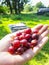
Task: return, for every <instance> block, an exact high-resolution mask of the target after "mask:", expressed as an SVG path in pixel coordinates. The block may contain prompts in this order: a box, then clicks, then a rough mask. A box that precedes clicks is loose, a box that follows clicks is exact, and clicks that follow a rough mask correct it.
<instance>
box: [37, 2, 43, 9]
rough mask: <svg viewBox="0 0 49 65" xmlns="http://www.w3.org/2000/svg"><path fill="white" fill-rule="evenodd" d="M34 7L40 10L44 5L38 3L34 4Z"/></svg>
mask: <svg viewBox="0 0 49 65" xmlns="http://www.w3.org/2000/svg"><path fill="white" fill-rule="evenodd" d="M36 7H37V8H42V7H44V5H43V4H42V2H41V1H40V2H38V3H37V4H36Z"/></svg>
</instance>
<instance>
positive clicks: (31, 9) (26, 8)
mask: <svg viewBox="0 0 49 65" xmlns="http://www.w3.org/2000/svg"><path fill="white" fill-rule="evenodd" d="M24 11H25V12H30V11H33V8H32V7H31V5H30V4H26V5H25V6H24Z"/></svg>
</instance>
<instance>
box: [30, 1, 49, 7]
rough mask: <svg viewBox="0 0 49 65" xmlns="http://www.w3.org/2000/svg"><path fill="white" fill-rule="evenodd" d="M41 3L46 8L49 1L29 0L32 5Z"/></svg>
mask: <svg viewBox="0 0 49 65" xmlns="http://www.w3.org/2000/svg"><path fill="white" fill-rule="evenodd" d="M40 1H41V2H42V3H43V4H44V5H45V6H46V7H47V6H48V5H49V0H30V3H31V4H32V5H35V4H36V3H37V2H40Z"/></svg>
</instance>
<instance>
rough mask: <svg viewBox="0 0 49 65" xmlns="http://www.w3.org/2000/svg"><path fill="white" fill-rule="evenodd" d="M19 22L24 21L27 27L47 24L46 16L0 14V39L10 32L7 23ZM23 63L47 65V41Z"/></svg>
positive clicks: (48, 62)
mask: <svg viewBox="0 0 49 65" xmlns="http://www.w3.org/2000/svg"><path fill="white" fill-rule="evenodd" d="M19 22H23V23H25V24H26V25H27V26H29V27H31V28H32V27H34V26H35V25H37V24H49V17H48V16H42V15H41V16H39V15H38V16H37V15H36V14H32V13H28V14H20V15H0V39H1V38H3V37H4V36H5V35H6V34H8V33H10V32H11V31H10V29H9V27H8V25H9V24H16V23H19ZM25 65H49V41H48V42H47V44H46V45H45V46H44V47H43V48H42V50H41V51H40V53H39V54H38V55H36V56H35V57H34V58H32V59H31V60H30V61H29V62H27V63H26V64H25Z"/></svg>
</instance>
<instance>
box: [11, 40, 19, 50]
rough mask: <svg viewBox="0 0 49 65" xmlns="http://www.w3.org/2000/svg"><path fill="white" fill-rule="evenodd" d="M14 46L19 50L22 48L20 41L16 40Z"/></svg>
mask: <svg viewBox="0 0 49 65" xmlns="http://www.w3.org/2000/svg"><path fill="white" fill-rule="evenodd" d="M12 44H13V47H14V48H15V49H17V48H18V47H19V46H20V41H19V40H14V41H13V43H12Z"/></svg>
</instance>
